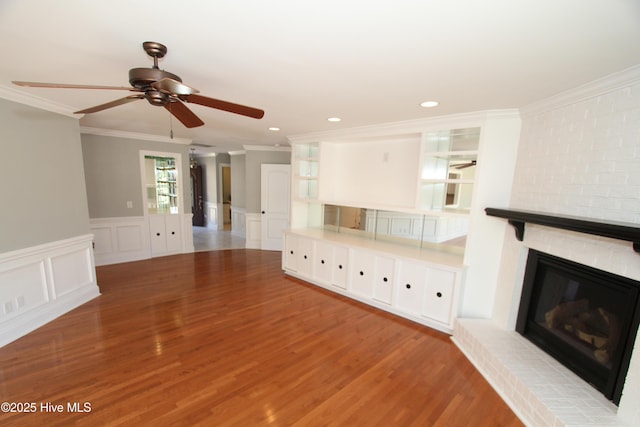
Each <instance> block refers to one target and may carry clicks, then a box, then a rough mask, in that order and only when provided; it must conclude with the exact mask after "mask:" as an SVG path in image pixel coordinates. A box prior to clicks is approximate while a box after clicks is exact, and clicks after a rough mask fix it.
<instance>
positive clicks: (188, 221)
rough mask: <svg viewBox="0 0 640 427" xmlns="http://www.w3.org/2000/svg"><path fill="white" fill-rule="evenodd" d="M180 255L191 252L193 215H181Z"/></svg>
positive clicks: (192, 249) (192, 248)
mask: <svg viewBox="0 0 640 427" xmlns="http://www.w3.org/2000/svg"><path fill="white" fill-rule="evenodd" d="M181 232H182V253H184V254H186V253H189V252H193V251H194V250H195V249H194V247H193V214H192V213H188V214H184V215H182V231H181Z"/></svg>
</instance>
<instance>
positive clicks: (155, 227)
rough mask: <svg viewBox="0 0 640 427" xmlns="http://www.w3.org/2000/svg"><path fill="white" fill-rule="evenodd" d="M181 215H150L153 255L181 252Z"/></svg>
mask: <svg viewBox="0 0 640 427" xmlns="http://www.w3.org/2000/svg"><path fill="white" fill-rule="evenodd" d="M180 225H181V216H180V215H149V233H150V236H149V237H150V241H151V256H152V257H154V256H159V255H169V254H175V253H180V252H181V249H182V233H181V231H180V230H181V227H180Z"/></svg>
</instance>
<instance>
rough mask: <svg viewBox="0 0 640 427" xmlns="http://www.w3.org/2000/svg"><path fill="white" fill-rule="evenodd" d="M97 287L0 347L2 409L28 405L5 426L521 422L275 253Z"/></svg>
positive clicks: (237, 254)
mask: <svg viewBox="0 0 640 427" xmlns="http://www.w3.org/2000/svg"><path fill="white" fill-rule="evenodd" d="M97 277H98V285H99V287H100V289H101V292H102V296H100V297H99V298H97V299H95V300H93V301H91V302H89V303H87V304H85V305H83V306H81V307H79V308H77V309H76V310H73V311H72V312H70V313H68V314H66V315H64V316H62V317H60V318H58V319H56V320H54V321H53V322H51V323H49V324H47V325H45V326H43V327H42V328H40V329H38V330H36V331H34V332H33V333H31V334H29V335H27V336H26V337H23V338H21V339H19V340H17V341H15V342H13V343H11V344H8V345H7V346H5V347H3V348H0V380H1V385H0V401H2V402H16V403H22V404H24V403H35V406H36V409H37V410H36V412H35V413H24V414H19V413H0V425H17V426H18V425H19V426H31V425H33V426H44V425H46V426H63V425H64V426H68V425H90V426H105V425H123V426H143V425H154V426H165V425H166V426H169V425H171V426H195V425H203V426H263V425H265V426H386V427H388V426H403V427H404V426H480V427H482V426H492V427H493V426H509V427H511V426H521V425H522V424H521V422H520V421H519V420H518V419H517V418H516V416H515V415H514V414H513V413H512V412H511V410H510V409H509V408H508V407H507V405H506V404H505V403H504V402H503V401H502V400H501V399H500V397H498V395H497V394H496V393H495V392H494V391H493V389H492V388H491V387H490V386H489V384H488V383H487V382H486V381H485V380H484V379H483V378H482V376H481V375H480V374H479V373H478V372H477V371H476V370H475V369H474V368H473V366H472V365H471V364H470V363H469V362H468V361H467V359H466V358H465V357H464V356H463V355H462V353H460V351H459V350H458V349H457V348H456V347H455V346H454V345H453V344H452V342H451V340H450V339H449V336H448V335H445V334H442V333H440V332H437V331H434V330H431V329H429V328H426V327H424V326H421V325H418V324H415V323H413V322H410V321H408V320H404V319H401V318H398V317H395V316H393V315H391V314H389V313H385V312H382V311H379V310H376V309H374V308H372V307H368V306H366V305H363V304H360V303H357V302H354V301H351V300H349V299H347V298H344V297H341V296H338V295H335V294H333V293H331V292H328V291H326V290H322V289H320V288H318V287H315V286H313V285H309V284H306V283H305V282H302V281H299V280H297V279H294V278H290V277H288V276H285V275H284V274H283V272H282V271H281V268H280V253H279V252H266V251H258V250H242V249H241V250H226V251H213V252H198V253H193V254H185V255H177V256H171V257H164V258H156V259H151V260H145V261H140V262H133V263H126V264H119V265H112V266H103V267H98V268H97ZM47 402H49V403H51V404H53V405H63V412H62V413H51V412H45V411H43V407H41V405H43V404H46V403H47ZM74 402H76V403H77V404H78V407H79V408H82V409H90V411H87V412H75V413H74V412H70V411H69V410H68V409H69V408H68V407H67V405H68V404H72V405H73V403H74ZM85 402H86V403H88V404H89V405H90V407H89V408H86V407H85V406H84V403H85ZM53 407H55V406H53Z"/></svg>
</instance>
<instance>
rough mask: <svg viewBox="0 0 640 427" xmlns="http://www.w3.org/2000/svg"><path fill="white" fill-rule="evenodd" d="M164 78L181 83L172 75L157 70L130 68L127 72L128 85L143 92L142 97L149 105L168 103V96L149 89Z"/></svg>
mask: <svg viewBox="0 0 640 427" xmlns="http://www.w3.org/2000/svg"><path fill="white" fill-rule="evenodd" d="M164 78H169V79H173V80H177V81H179V82H182V79H181V78H180V77H178V76H176V75H175V74H173V73H170V72H168V71H164V70H160V69H158V68H132V69H131V70H129V83H130V84H131V86H133V87H134V88H136V89H140V90H141V91H144V97H145V99H146V100H147V101H149V103H150V104H151V105H157V106H163V105H165V104H166V103H167V102H169V95H168V94H166V93H164V92H161V91H159V90H156V89H154V88H152V87H151V84H152V83H155V82H157V81H159V80H162V79H164Z"/></svg>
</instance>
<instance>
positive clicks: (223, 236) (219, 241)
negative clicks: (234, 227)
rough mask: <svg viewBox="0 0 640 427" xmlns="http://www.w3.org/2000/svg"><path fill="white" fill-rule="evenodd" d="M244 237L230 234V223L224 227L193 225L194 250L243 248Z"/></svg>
mask: <svg viewBox="0 0 640 427" xmlns="http://www.w3.org/2000/svg"><path fill="white" fill-rule="evenodd" d="M244 247H245V239H244V237H242V236H236V235H233V234H231V224H228V225H227V224H225V227H224V229H221V230H216V229H213V228H208V227H195V226H194V227H193V249H194V251H195V252H203V251H216V250H222V249H243V248H244Z"/></svg>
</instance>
